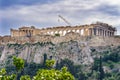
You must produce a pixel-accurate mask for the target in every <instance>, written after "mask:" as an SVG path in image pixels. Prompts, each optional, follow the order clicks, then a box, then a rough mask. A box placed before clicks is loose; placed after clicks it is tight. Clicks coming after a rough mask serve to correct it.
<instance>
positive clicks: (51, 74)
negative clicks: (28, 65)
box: [33, 60, 74, 80]
mask: <svg viewBox="0 0 120 80" xmlns="http://www.w3.org/2000/svg"><path fill="white" fill-rule="evenodd" d="M54 63H55V61H54V60H46V66H47V67H48V68H52V66H53V65H54ZM33 80H74V76H73V75H72V74H71V73H70V72H68V71H67V67H63V68H62V69H61V70H55V69H39V70H38V72H37V75H35V76H34V77H33Z"/></svg>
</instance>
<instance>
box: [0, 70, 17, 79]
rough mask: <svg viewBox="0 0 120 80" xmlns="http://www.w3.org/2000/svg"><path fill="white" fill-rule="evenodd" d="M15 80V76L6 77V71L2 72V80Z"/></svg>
mask: <svg viewBox="0 0 120 80" xmlns="http://www.w3.org/2000/svg"><path fill="white" fill-rule="evenodd" d="M15 79H16V75H15V74H12V75H6V69H5V68H3V69H1V70H0V80H15Z"/></svg>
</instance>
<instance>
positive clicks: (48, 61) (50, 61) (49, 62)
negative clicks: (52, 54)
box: [45, 60, 55, 68]
mask: <svg viewBox="0 0 120 80" xmlns="http://www.w3.org/2000/svg"><path fill="white" fill-rule="evenodd" d="M54 63H55V60H46V64H45V65H46V66H47V67H48V68H52V66H53V65H54Z"/></svg>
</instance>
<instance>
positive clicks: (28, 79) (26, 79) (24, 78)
mask: <svg viewBox="0 0 120 80" xmlns="http://www.w3.org/2000/svg"><path fill="white" fill-rule="evenodd" d="M20 80H31V79H30V76H29V75H24V76H21V77H20Z"/></svg>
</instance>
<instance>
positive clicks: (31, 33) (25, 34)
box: [20, 30, 33, 36]
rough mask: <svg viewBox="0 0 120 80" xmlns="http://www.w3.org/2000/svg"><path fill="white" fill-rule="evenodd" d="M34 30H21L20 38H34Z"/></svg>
mask: <svg viewBox="0 0 120 80" xmlns="http://www.w3.org/2000/svg"><path fill="white" fill-rule="evenodd" d="M32 35H33V30H20V36H32Z"/></svg>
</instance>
